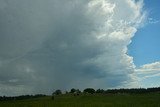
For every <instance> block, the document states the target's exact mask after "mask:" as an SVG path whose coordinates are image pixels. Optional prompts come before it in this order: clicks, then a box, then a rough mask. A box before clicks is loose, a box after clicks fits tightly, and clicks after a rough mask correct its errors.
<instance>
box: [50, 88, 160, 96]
mask: <svg viewBox="0 0 160 107" xmlns="http://www.w3.org/2000/svg"><path fill="white" fill-rule="evenodd" d="M151 92H160V87H153V88H131V89H125V88H120V89H108V90H104V89H97V90H95V89H93V88H86V89H84V90H83V91H80V90H79V89H75V88H72V89H71V90H70V92H67V91H66V94H68V93H72V94H81V93H83V94H86V93H89V94H94V93H99V94H118V93H128V94H144V93H151ZM60 94H62V91H61V90H56V91H54V92H53V93H52V95H60Z"/></svg>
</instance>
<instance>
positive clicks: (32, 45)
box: [0, 0, 145, 95]
mask: <svg viewBox="0 0 160 107" xmlns="http://www.w3.org/2000/svg"><path fill="white" fill-rule="evenodd" d="M142 7H143V1H134V0H0V95H4V94H5V95H19V94H32V93H50V92H51V91H52V90H54V89H62V90H67V89H70V88H72V87H75V88H79V89H83V88H86V87H93V88H117V87H136V86H137V85H138V83H137V81H136V78H137V77H136V74H135V72H134V69H135V65H134V63H133V58H132V57H131V56H129V55H128V54H127V46H128V45H129V44H130V43H131V38H132V37H133V36H134V34H135V32H136V31H137V29H138V27H139V26H140V25H141V23H142V21H143V19H144V17H145V16H144V14H143V9H142Z"/></svg>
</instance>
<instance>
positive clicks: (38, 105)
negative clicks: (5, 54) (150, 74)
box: [0, 93, 160, 107]
mask: <svg viewBox="0 0 160 107" xmlns="http://www.w3.org/2000/svg"><path fill="white" fill-rule="evenodd" d="M0 107H160V93H152V94H134V95H129V94H116V95H107V94H106V95H100V94H95V95H79V96H73V95H59V96H55V99H54V100H52V99H51V97H49V96H47V97H42V98H36V99H27V100H15V101H1V102H0Z"/></svg>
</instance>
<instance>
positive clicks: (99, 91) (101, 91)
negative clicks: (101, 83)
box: [96, 89, 105, 93]
mask: <svg viewBox="0 0 160 107" xmlns="http://www.w3.org/2000/svg"><path fill="white" fill-rule="evenodd" d="M96 93H105V90H103V89H97V90H96Z"/></svg>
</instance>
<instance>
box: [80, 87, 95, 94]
mask: <svg viewBox="0 0 160 107" xmlns="http://www.w3.org/2000/svg"><path fill="white" fill-rule="evenodd" d="M83 92H84V93H90V94H93V93H95V90H94V89H93V88H86V89H84V90H83Z"/></svg>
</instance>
